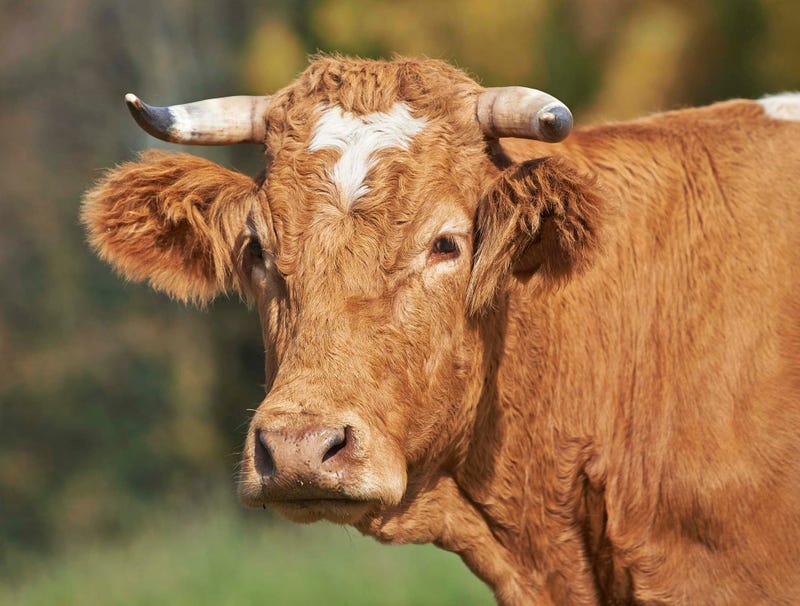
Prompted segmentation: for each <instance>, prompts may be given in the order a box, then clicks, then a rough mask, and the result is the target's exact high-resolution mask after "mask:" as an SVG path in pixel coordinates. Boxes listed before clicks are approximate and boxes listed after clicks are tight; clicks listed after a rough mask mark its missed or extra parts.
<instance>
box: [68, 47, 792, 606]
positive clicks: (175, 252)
mask: <svg viewBox="0 0 800 606" xmlns="http://www.w3.org/2000/svg"><path fill="white" fill-rule="evenodd" d="M129 103H130V105H131V108H132V111H133V113H134V114H135V116H136V117H137V119H138V120H139V121H140V123H141V124H142V125H143V126H144V127H145V128H147V129H148V131H149V132H151V133H153V134H156V135H157V136H160V137H162V138H166V139H169V140H173V141H184V142H193V143H230V142H242V141H260V142H263V143H265V144H266V151H267V162H266V171H265V173H264V175H263V176H261V177H259V178H257V179H255V180H254V179H251V178H249V177H246V176H244V175H241V174H237V173H234V172H231V171H229V170H226V169H224V168H222V167H220V166H217V165H215V164H213V163H211V162H208V161H206V160H202V159H199V158H195V157H192V156H188V155H183V154H164V153H156V152H149V153H146V154H144V155H142V156H141V158H140V159H139V160H138V161H137V162H133V163H128V164H123V165H122V166H119V167H118V168H116V169H114V170H111V171H110V172H109V173H108V174H107V175H106V176H105V178H103V179H102V180H101V181H100V182H99V183H98V184H97V185H96V186H95V187H94V188H93V189H92V190H91V191H90V192H89V193H88V194H87V195H86V199H85V201H84V207H83V221H84V223H85V224H86V226H87V228H88V231H89V237H90V241H91V243H92V245H93V246H94V247H95V248H96V249H97V251H98V252H99V254H100V255H101V256H102V257H103V258H104V259H107V260H108V261H110V262H111V263H112V264H113V265H115V266H116V267H117V268H118V269H119V271H120V272H121V273H122V274H123V275H125V276H127V277H128V278H131V279H135V280H149V281H150V283H151V284H152V285H153V286H154V287H156V288H158V289H161V290H163V291H166V292H168V293H170V294H171V295H172V296H174V297H176V298H178V299H182V300H193V301H200V302H202V301H206V300H208V299H210V298H212V297H213V296H215V295H216V294H217V293H219V292H222V291H238V292H242V293H245V294H246V296H247V297H248V298H249V299H251V300H252V301H254V302H255V304H256V305H257V307H258V310H259V314H260V316H261V321H262V326H263V339H264V343H265V345H266V350H267V356H266V358H267V359H266V374H267V385H268V388H269V389H268V394H267V396H266V398H265V399H264V401H263V403H262V404H261V406H260V407H259V408H258V410H257V411H256V413H255V416H254V418H253V421H252V424H251V428H250V431H249V435H248V438H247V442H246V446H245V449H244V458H243V467H242V475H241V481H240V494H241V498H242V500H243V501H244V502H245V503H246V504H247V505H250V506H261V505H262V504H267V505H269V506H271V507H273V508H274V509H276V510H277V511H279V512H280V513H282V514H283V515H285V516H286V517H288V518H289V519H291V520H294V521H298V522H311V521H315V520H319V519H323V518H324V519H329V520H333V521H335V522H338V523H343V524H352V525H354V526H356V527H357V528H358V529H359V530H361V531H362V532H364V533H366V534H369V535H372V536H374V537H376V538H378V539H379V540H380V541H385V542H390V543H405V542H433V543H435V544H437V545H439V546H440V547H442V548H444V549H448V550H451V551H454V552H456V553H458V554H460V555H461V557H462V558H463V559H464V561H465V562H466V563H467V565H468V566H469V567H470V568H471V569H472V570H473V571H474V572H475V574H477V575H478V576H479V577H480V578H482V579H483V580H484V581H486V582H487V583H488V584H489V585H491V587H492V588H493V589H494V591H495V593H496V596H497V599H498V601H499V602H500V603H502V604H602V603H605V604H634V603H638V604H747V605H750V604H800V322H799V320H800V288H799V287H798V280H797V271H798V270H797V267H798V266H799V265H800V199H799V198H800V144H798V142H799V141H800V95H797V94H795V95H792V94H786V95H781V96H777V97H771V98H767V99H764V100H762V101H760V102H753V101H731V102H727V103H720V104H717V105H713V106H710V107H707V108H702V109H689V110H683V111H678V112H671V113H666V114H661V115H657V116H653V117H650V118H646V119H643V120H639V121H636V122H632V123H628V124H614V125H608V126H601V127H597V128H587V129H581V130H578V131H576V132H575V133H574V134H573V135H572V136H571V137H570V138H569V139H567V140H566V141H565V142H563V143H557V144H548V143H543V142H542V141H547V140H551V141H552V140H557V139H559V138H561V137H563V136H564V135H565V134H566V133H567V132H568V131H569V128H570V126H571V117H570V115H569V113H568V111H567V110H566V108H564V107H563V106H562V105H560V104H559V103H558V102H557V101H555V100H554V99H553V98H552V97H549V96H547V95H544V94H542V93H538V92H536V91H531V90H528V89H488V90H487V89H483V88H481V87H479V86H478V85H477V84H475V83H474V82H473V81H472V80H470V79H469V78H467V77H466V76H465V75H464V74H463V73H461V72H459V71H458V70H456V69H454V68H452V67H449V66H448V65H446V64H443V63H440V62H436V61H427V60H426V61H414V60H397V61H393V62H377V61H363V60H349V59H340V58H320V59H318V60H316V61H315V62H314V63H313V64H312V65H311V66H310V67H309V68H308V69H307V70H306V72H305V73H304V74H303V75H302V76H301V77H300V78H299V79H298V80H297V81H296V82H294V83H293V84H292V85H290V86H289V87H287V88H285V89H283V90H281V91H280V92H278V93H277V94H275V95H274V96H272V97H262V98H245V97H237V98H228V99H222V100H212V101H205V102H200V103H199V104H190V105H186V106H177V107H173V108H152V107H150V106H146V105H144V104H142V103H141V102H140V101H139V100H138V99H136V98H135V97H133V96H130V97H129ZM509 135H512V136H516V137H524V138H528V139H531V140H524V139H520V138H516V139H511V138H504V139H500V138H501V137H508V136H509ZM535 139H538V140H539V141H536V140H535Z"/></svg>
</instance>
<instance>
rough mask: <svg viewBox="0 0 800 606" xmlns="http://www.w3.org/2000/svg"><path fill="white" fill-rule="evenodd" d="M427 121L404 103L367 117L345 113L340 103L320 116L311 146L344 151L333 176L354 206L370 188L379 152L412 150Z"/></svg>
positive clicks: (347, 200)
mask: <svg viewBox="0 0 800 606" xmlns="http://www.w3.org/2000/svg"><path fill="white" fill-rule="evenodd" d="M426 123H427V120H425V118H414V117H413V116H412V115H411V112H410V111H409V109H408V106H407V105H406V104H405V103H400V102H398V103H395V104H394V105H393V106H392V109H391V110H390V111H388V112H375V113H372V114H367V115H365V116H355V115H353V114H351V113H350V112H343V111H342V109H341V108H340V107H338V106H337V107H330V108H328V109H326V110H324V111H323V112H322V114H321V115H320V117H319V121H318V122H317V124H316V126H315V128H314V138H313V139H312V140H311V145H309V146H308V149H309V151H312V152H313V151H317V150H319V149H338V150H339V151H340V152H342V155H341V156H340V157H339V160H338V161H337V162H336V164H335V165H334V167H333V169H331V171H330V173H329V175H330V178H331V180H332V181H333V182H334V183H335V184H336V187H337V188H338V189H339V194H340V196H341V199H342V201H343V202H344V204H345V205H347V206H350V205H351V204H352V203H353V202H355V201H356V200H358V199H359V198H360V197H361V196H363V195H364V194H365V193H367V191H368V190H369V188H368V187H367V186H366V185H365V184H364V181H365V179H366V178H367V173H368V172H369V170H370V169H371V168H372V167H373V166H374V165H375V154H376V153H377V152H379V151H381V150H384V149H389V148H392V147H399V148H400V149H408V146H409V145H410V143H411V138H412V137H413V136H414V135H416V134H417V133H419V132H420V131H421V130H422V129H423V128H425V124H426Z"/></svg>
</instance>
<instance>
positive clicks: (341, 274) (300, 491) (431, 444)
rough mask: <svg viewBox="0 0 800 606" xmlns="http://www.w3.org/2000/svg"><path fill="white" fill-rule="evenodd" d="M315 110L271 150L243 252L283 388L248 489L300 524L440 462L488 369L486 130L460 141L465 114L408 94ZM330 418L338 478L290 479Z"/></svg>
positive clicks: (361, 509)
mask: <svg viewBox="0 0 800 606" xmlns="http://www.w3.org/2000/svg"><path fill="white" fill-rule="evenodd" d="M304 108H305V112H302V111H297V109H296V108H293V107H289V108H284V109H283V110H282V111H283V114H282V115H281V116H280V119H281V121H282V123H283V124H292V125H294V126H293V128H292V129H287V130H286V131H284V132H283V133H281V136H280V137H278V136H275V137H274V138H273V141H274V142H275V143H276V144H275V145H274V146H273V147H270V148H269V149H268V153H269V157H270V160H271V161H270V165H269V171H268V177H267V179H266V181H265V184H264V190H265V192H266V196H265V197H266V201H267V209H266V211H265V212H266V213H268V215H269V216H268V217H267V219H266V220H264V221H261V222H259V223H260V224H262V225H264V226H265V228H264V229H263V231H260V232H259V231H258V230H257V229H255V226H254V228H253V229H252V233H251V235H250V244H249V246H248V252H247V254H246V255H245V258H244V260H243V263H244V275H245V280H246V281H247V284H248V290H249V291H250V292H251V294H252V296H253V297H254V299H255V301H256V302H257V307H258V310H259V315H260V317H261V322H262V327H263V337H264V343H265V349H266V351H267V362H266V365H267V368H266V372H267V377H268V384H270V385H271V389H270V391H269V394H268V395H267V397H266V398H265V400H264V402H263V403H262V404H261V406H260V407H259V409H258V411H257V412H256V414H255V416H254V418H253V422H252V425H251V428H250V432H249V436H248V439H247V444H246V446H245V452H244V457H243V468H242V480H241V484H240V494H241V496H242V498H243V500H244V501H245V502H247V503H249V504H251V505H260V504H261V503H263V502H267V503H269V504H271V505H272V506H273V507H275V508H276V509H277V510H278V511H280V512H281V513H283V514H285V515H287V516H288V517H290V518H291V519H293V520H296V521H313V520H315V519H319V518H321V517H325V518H329V519H332V520H334V521H339V522H350V523H352V522H355V521H356V520H357V519H358V518H359V517H360V516H361V515H363V514H364V513H366V512H368V511H370V510H373V509H375V508H376V507H380V506H387V505H396V504H398V503H399V502H400V500H401V499H402V497H403V494H404V492H405V487H406V481H407V477H408V474H409V473H412V474H413V473H416V472H417V471H418V470H421V469H424V468H426V467H428V466H430V465H435V464H436V463H437V460H438V459H441V458H442V457H443V456H445V454H446V452H447V450H448V448H449V447H450V445H451V444H452V443H453V442H454V439H453V438H454V436H455V435H457V434H458V432H459V431H460V427H459V425H461V424H464V423H465V415H464V411H465V410H466V408H468V407H467V405H466V404H465V402H464V399H465V397H466V396H467V394H469V393H470V385H471V381H473V380H474V377H475V376H476V373H475V372H474V365H475V363H476V357H475V347H476V342H475V339H476V335H475V334H474V330H473V329H471V328H470V325H469V322H468V320H467V314H466V304H465V299H466V291H467V286H468V283H469V279H470V273H471V268H472V256H473V231H474V230H473V218H474V215H475V209H476V205H477V202H478V198H479V195H480V179H479V174H480V171H481V170H485V167H484V165H485V164H488V162H487V160H486V157H485V154H484V153H483V145H482V142H481V139H480V137H479V136H478V135H477V134H476V136H475V141H474V142H472V145H463V143H464V142H462V145H460V146H458V147H456V146H454V145H453V144H452V143H451V141H450V139H452V136H451V135H449V132H450V131H452V124H449V123H448V122H447V121H445V120H443V119H442V118H441V117H440V116H436V115H426V113H425V112H424V111H423V110H420V109H417V108H415V107H413V106H412V105H411V104H409V103H406V102H404V101H395V102H394V103H391V104H386V103H385V104H383V107H380V106H379V107H377V108H376V109H375V111H365V112H362V113H356V112H354V111H352V110H351V108H343V107H342V106H341V105H333V104H331V103H330V102H319V103H312V102H306V103H305V104H304ZM454 149H457V150H458V152H457V153H453V150H454ZM476 173H477V174H476ZM331 431H333V432H336V431H341V432H342V433H343V434H344V435H345V436H346V437H345V444H344V446H342V447H341V449H340V451H337V452H336V453H335V457H333V458H339V459H341V462H340V463H341V464H339V465H336V469H335V472H336V473H337V474H338V475H337V476H336V477H334V478H333V479H332V480H331V481H328V479H327V478H326V479H323V480H320V479H319V477H318V474H317V473H316V472H314V471H313V470H311V467H306V468H304V469H303V470H300V471H298V472H296V473H295V475H294V476H293V477H289V478H288V479H286V481H285V482H284V483H281V482H280V481H279V480H278V476H279V475H280V473H281V469H280V467H281V461H280V459H281V458H288V457H297V456H300V457H307V458H314V457H316V458H319V455H320V453H321V454H322V457H325V455H326V454H327V451H326V452H322V451H325V444H326V443H325V442H324V440H325V438H326V436H328V434H329V433H330V432H331ZM320 432H321V433H322V434H324V435H322V437H320ZM325 432H328V433H325ZM286 435H289V436H290V438H291V439H289V440H288V441H290V442H292V441H293V442H297V441H300V442H303V444H302V447H301V448H294V447H292V448H289V447H286V446H285V442H286V441H287V439H286V438H285V436H286ZM309 435H311V436H314V437H313V438H308V436H309ZM265 436H266V437H265ZM271 436H278V437H277V438H274V439H273V438H272V437H271ZM444 436H448V439H446V440H445V439H443V437H444ZM313 440H317V442H319V443H320V444H321V446H320V445H316V444H306V443H305V442H308V441H313ZM284 451H286V452H284ZM331 460H333V459H332V458H329V459H327V460H325V461H323V462H321V463H320V462H319V461H316V460H315V461H314V462H313V463H312V464H311V466H312V467H313V465H325V464H328V463H329V461H331ZM287 465H289V466H291V465H292V464H291V463H284V467H286V466H287ZM269 473H274V474H275V481H273V482H272V483H273V484H275V483H276V482H277V484H280V485H279V486H277V487H276V488H274V489H273V490H270V488H271V486H268V487H267V489H266V490H265V489H264V485H265V482H264V476H265V474H266V475H269ZM301 476H302V477H301ZM270 482H271V480H267V484H269V483H270ZM301 482H302V484H303V485H302V486H301V485H300V484H301ZM309 487H311V488H309Z"/></svg>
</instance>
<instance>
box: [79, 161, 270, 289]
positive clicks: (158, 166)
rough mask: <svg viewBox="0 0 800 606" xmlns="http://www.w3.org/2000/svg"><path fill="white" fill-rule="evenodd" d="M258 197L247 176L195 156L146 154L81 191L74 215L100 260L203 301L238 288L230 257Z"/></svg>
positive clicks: (236, 252) (134, 277) (133, 276)
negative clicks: (77, 212) (78, 210)
mask: <svg viewBox="0 0 800 606" xmlns="http://www.w3.org/2000/svg"><path fill="white" fill-rule="evenodd" d="M260 196H263V194H262V193H261V192H260V188H259V187H258V185H257V184H256V182H255V181H254V180H253V179H252V178H250V177H247V176H245V175H242V174H240V173H236V172H233V171H230V170H227V169H225V168H223V167H221V166H219V165H217V164H214V163H213V162H209V161H208V160H205V159H203V158H198V157H196V156H191V155H188V154H167V153H163V152H155V151H149V152H145V153H143V154H142V155H141V156H140V157H139V159H138V162H129V163H126V164H122V165H121V166H118V167H117V168H114V169H112V170H109V171H108V172H107V173H106V174H105V175H104V176H103V177H102V178H101V179H100V181H99V182H98V183H97V184H96V185H95V186H94V187H93V188H92V189H90V190H89V191H88V192H87V193H86V194H85V196H84V199H83V207H82V209H81V220H82V222H83V224H84V225H85V226H86V229H87V231H88V239H89V242H90V243H91V245H92V246H93V247H94V248H95V249H96V250H97V252H98V254H99V255H100V257H102V258H103V259H104V260H106V261H108V262H109V263H111V265H113V266H114V267H115V268H116V269H117V270H118V271H119V272H120V273H121V274H123V275H124V276H125V277H126V278H128V279H131V280H147V281H149V283H150V284H151V285H152V286H153V287H154V288H156V289H158V290H161V291H164V292H166V293H168V294H170V295H172V296H173V297H175V298H177V299H180V300H183V301H192V302H196V303H204V302H206V301H208V300H210V299H212V298H213V297H214V296H216V295H217V294H219V293H220V292H222V291H230V290H239V289H240V284H239V278H238V275H237V271H236V263H237V257H238V256H239V255H240V254H241V252H242V250H243V247H244V246H245V243H243V239H244V236H243V234H244V233H245V230H246V225H247V221H248V216H249V215H250V214H251V212H252V211H254V210H260V208H258V207H257V204H258V203H259V200H260ZM262 208H263V207H262Z"/></svg>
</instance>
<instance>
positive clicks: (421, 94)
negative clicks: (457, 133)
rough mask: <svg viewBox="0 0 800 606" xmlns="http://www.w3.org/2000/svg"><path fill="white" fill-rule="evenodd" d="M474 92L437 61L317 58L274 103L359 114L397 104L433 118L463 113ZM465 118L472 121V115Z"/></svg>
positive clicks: (462, 74) (471, 83) (470, 82)
mask: <svg viewBox="0 0 800 606" xmlns="http://www.w3.org/2000/svg"><path fill="white" fill-rule="evenodd" d="M479 91H480V87H479V86H478V85H476V84H475V82H474V81H473V80H471V79H470V77H469V76H468V75H467V74H466V73H465V72H463V71H462V70H460V69H458V68H455V67H453V66H452V65H449V64H447V63H445V62H443V61H439V60H436V59H405V58H403V59H395V60H392V61H384V60H375V59H352V58H344V57H339V56H336V55H317V56H316V57H314V59H313V61H312V62H311V64H310V65H309V67H308V68H307V69H306V70H305V71H304V72H303V73H302V74H301V75H300V77H299V78H298V79H297V80H296V81H295V82H294V83H293V84H292V85H291V86H289V87H287V88H286V89H284V91H281V92H280V93H278V94H277V95H276V97H275V98H274V100H273V103H274V105H283V104H285V103H289V104H292V105H294V104H297V103H302V102H303V101H304V100H313V103H325V104H328V105H339V106H340V107H341V108H342V110H344V111H347V112H352V113H354V114H357V115H360V114H368V113H372V112H378V111H387V110H388V109H389V108H390V107H391V106H392V105H393V104H394V103H396V102H397V101H407V102H410V103H411V104H413V105H414V106H416V107H418V108H419V109H420V110H422V111H426V112H427V113H430V114H431V115H437V114H442V113H450V112H456V111H458V110H459V109H464V103H465V102H466V101H468V99H469V98H471V97H474V96H475V95H476V94H477V93H478V92H479ZM445 92H446V94H444V93H445ZM468 114H469V118H470V119H472V120H474V114H473V113H471V112H468Z"/></svg>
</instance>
